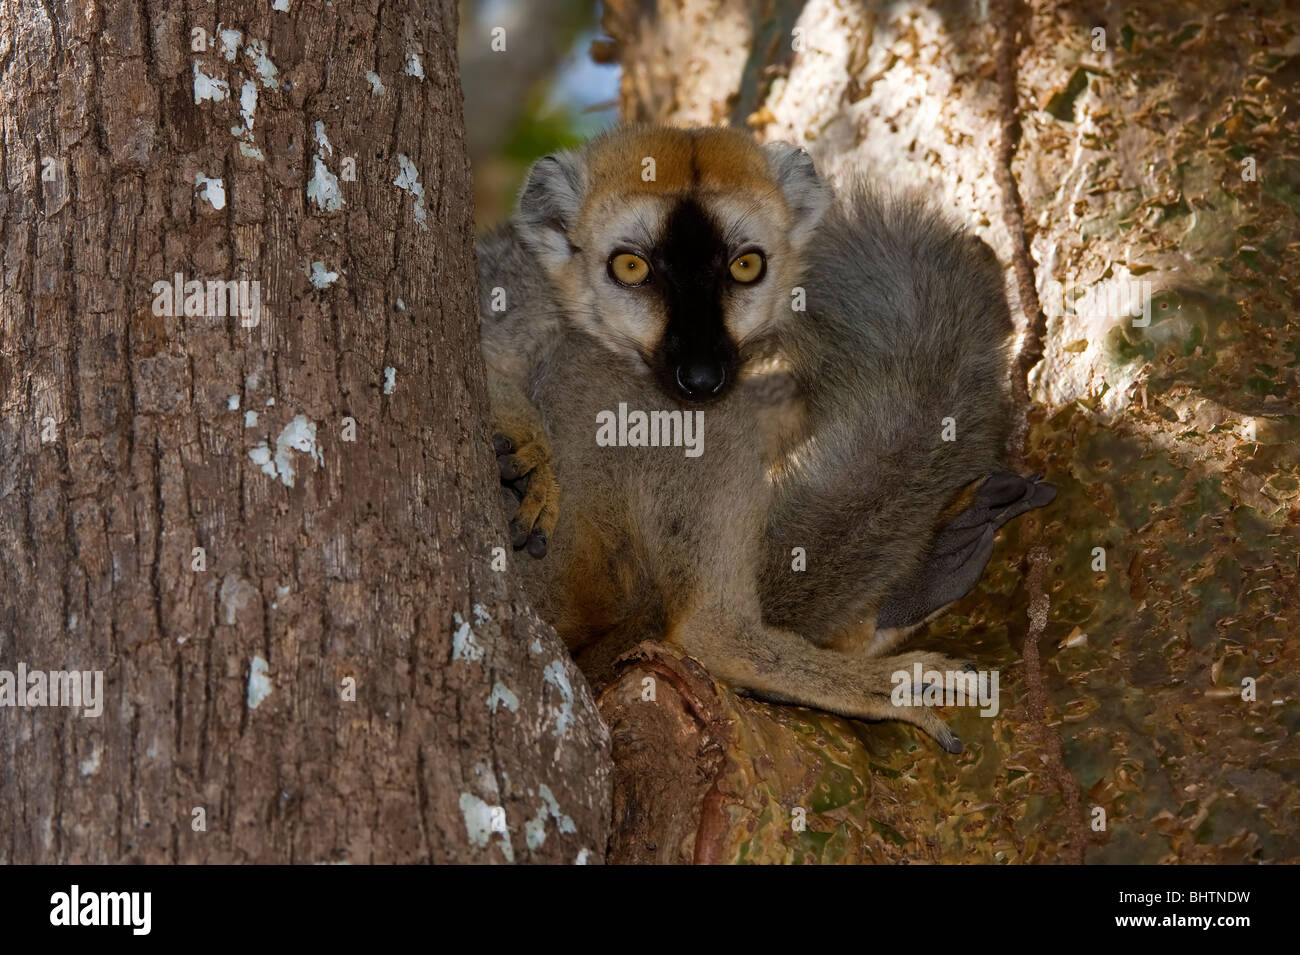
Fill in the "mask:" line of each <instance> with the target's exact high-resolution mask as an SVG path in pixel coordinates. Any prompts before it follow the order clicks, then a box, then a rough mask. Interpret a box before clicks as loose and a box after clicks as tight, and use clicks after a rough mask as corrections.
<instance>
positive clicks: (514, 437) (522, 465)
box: [492, 423, 560, 557]
mask: <svg viewBox="0 0 1300 955" xmlns="http://www.w3.org/2000/svg"><path fill="white" fill-rule="evenodd" d="M496 430H497V432H498V433H497V434H494V435H493V436H492V448H493V450H494V451H496V455H497V471H498V473H499V474H500V476H501V483H502V484H503V485H505V486H506V487H508V488H510V489H511V490H512V491H513V492H514V494H515V497H516V499H517V500H518V502H519V507H518V509H517V510H516V511H515V515H514V517H513V518H511V520H510V544H511V546H512V547H514V549H515V550H524V549H526V550H527V551H528V553H529V554H531V555H532V556H533V557H545V556H546V548H547V545H548V543H549V541H550V538H551V535H552V534H553V533H554V532H555V522H556V519H557V518H558V517H559V506H560V485H559V482H558V481H556V479H555V472H554V471H553V470H551V463H550V461H551V449H550V446H549V445H548V444H547V442H546V438H545V436H544V435H542V434H541V433H540V432H538V431H537V430H536V429H534V428H532V427H529V426H528V425H526V424H522V423H521V424H519V425H518V426H515V427H511V426H509V425H502V424H498V427H497V429H496Z"/></svg>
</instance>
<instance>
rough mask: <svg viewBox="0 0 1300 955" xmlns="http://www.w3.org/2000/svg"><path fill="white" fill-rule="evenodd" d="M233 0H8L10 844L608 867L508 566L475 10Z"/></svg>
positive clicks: (557, 672) (16, 848)
mask: <svg viewBox="0 0 1300 955" xmlns="http://www.w3.org/2000/svg"><path fill="white" fill-rule="evenodd" d="M217 9H218V8H214V7H213V6H212V5H211V4H210V3H204V2H201V0H188V2H186V3H184V4H175V3H169V2H164V0H142V2H140V3H127V4H111V3H110V4H102V3H101V4H95V3H89V2H86V0H69V2H66V3H64V2H58V0H55V2H36V0H0V68H2V69H3V79H2V80H0V89H2V90H3V97H2V99H0V101H2V102H3V107H0V120H2V121H3V124H4V137H3V142H4V150H5V151H4V156H3V171H4V193H3V196H2V197H0V255H2V256H3V263H2V265H3V273H4V291H3V298H2V299H0V389H2V394H3V418H2V420H0V539H2V540H3V541H4V544H3V547H0V701H2V700H5V697H4V695H3V693H4V683H3V679H4V672H3V671H8V672H9V673H11V674H13V675H14V676H13V679H14V681H16V679H17V671H18V670H19V668H20V667H21V668H22V669H24V670H25V671H27V681H25V682H26V683H27V685H25V686H19V687H17V690H18V692H19V694H20V695H21V699H18V700H17V701H16V702H19V703H27V704H32V705H26V706H21V705H13V702H15V701H14V700H13V699H11V700H8V701H6V702H7V703H9V705H5V706H0V760H3V762H4V765H5V771H4V773H3V775H0V806H3V809H0V861H3V862H128V861H139V862H164V861H170V862H200V861H201V862H327V861H353V862H406V861H419V860H431V861H443V862H463V861H503V860H504V861H563V862H572V861H592V862H597V861H601V860H602V859H603V856H604V850H605V846H606V842H607V833H608V826H609V822H608V819H609V798H610V797H609V780H610V768H609V763H608V747H609V744H608V739H607V734H606V732H605V730H604V727H603V726H602V725H601V723H600V721H599V719H598V718H597V716H596V714H595V710H594V704H593V702H592V700H591V697H590V694H589V692H588V690H587V687H586V684H585V683H584V682H583V680H582V678H581V676H580V675H579V674H578V672H577V671H576V670H575V669H574V667H573V666H572V664H571V663H570V661H569V659H568V657H567V655H566V654H565V653H564V651H563V648H562V647H561V645H560V644H559V642H558V641H557V639H556V638H555V635H554V633H553V631H551V630H550V629H549V628H548V627H546V626H545V625H544V624H542V623H541V622H540V621H539V620H538V618H537V617H536V616H535V615H534V614H533V613H532V611H531V610H529V609H528V608H527V605H526V602H525V601H524V599H523V598H522V596H521V591H520V590H519V589H518V587H517V586H516V583H515V581H514V579H513V575H512V573H511V572H510V570H509V568H508V565H507V564H506V563H504V558H503V557H502V555H510V554H511V552H510V549H509V543H508V540H507V538H506V535H505V533H504V531H505V527H506V525H505V518H504V515H502V514H501V513H500V512H499V503H498V493H497V486H496V485H497V480H496V469H495V465H494V461H493V458H492V453H491V451H490V447H491V445H490V441H489V433H488V427H487V401H486V390H485V387H484V376H483V372H482V366H481V361H480V358H479V352H478V320H477V315H476V309H475V302H476V297H475V294H474V290H475V281H476V279H475V268H474V258H473V245H472V242H473V235H472V226H471V217H470V204H469V178H468V171H467V167H466V159H465V146H464V132H463V120H462V115H461V93H460V87H459V83H458V81H457V64H456V58H455V41H456V23H455V3H454V2H453V0H436V2H435V0H430V2H424V3H422V2H416V0H399V2H396V3H387V4H378V3H366V4H335V5H333V6H331V5H327V4H307V3H304V2H301V0H276V2H274V3H268V2H265V0H258V2H252V0H235V2H226V3H223V4H221V5H220V7H219V10H220V12H221V17H222V21H221V22H220V23H218V22H217V20H216V15H215V14H216V11H217ZM177 275H179V276H180V279H179V280H177V279H176V278H175V276H177ZM241 280H242V281H244V282H246V283H248V284H246V285H244V286H243V291H244V292H245V293H246V298H245V299H243V301H242V303H240V304H244V303H246V304H247V305H248V308H247V309H246V310H244V311H241V312H240V313H239V314H238V315H233V316H232V315H229V314H226V312H223V311H222V310H221V309H220V308H218V307H217V302H216V298H217V297H219V296H213V297H212V298H211V299H207V298H203V297H194V298H192V299H191V300H190V302H189V304H190V305H191V306H192V308H191V309H190V310H188V311H187V308H186V304H187V303H186V302H185V301H184V299H185V298H186V296H185V294H184V285H183V283H185V282H189V281H198V282H211V281H228V282H239V281H241ZM177 281H179V282H180V283H182V284H181V288H182V293H183V294H182V295H181V296H180V297H176V296H174V295H172V294H171V293H170V290H171V289H172V287H173V284H174V283H175V282H177ZM253 283H257V284H256V285H253ZM226 291H228V290H223V289H218V292H219V293H220V294H225V292H226ZM259 301H260V309H257V308H255V305H256V303H257V302H259ZM494 548H502V550H499V551H495V553H494ZM494 556H495V557H497V558H500V559H499V560H497V561H495V564H494ZM55 670H64V671H67V670H84V671H102V674H103V693H102V699H101V701H100V704H101V705H102V713H100V714H99V715H98V716H95V715H94V714H93V713H92V712H90V708H89V707H86V706H83V707H82V708H81V709H76V708H73V707H68V706H59V707H55V706H44V707H38V706H36V705H34V704H35V703H36V702H39V700H40V698H39V696H34V695H33V693H34V690H33V689H32V684H31V681H32V680H33V679H35V680H36V683H38V684H39V682H40V680H39V678H36V677H33V676H32V674H33V672H34V671H55ZM86 686H87V688H88V689H90V690H91V692H92V693H93V677H92V678H91V680H90V681H89V682H88V683H87V684H86ZM11 689H13V685H12V684H11ZM65 694H66V690H65ZM45 701H46V702H47V703H48V702H52V700H50V699H49V697H48V696H47V697H46V700H45ZM81 702H82V703H83V704H85V703H86V702H87V701H86V700H85V699H83V700H82V701H81Z"/></svg>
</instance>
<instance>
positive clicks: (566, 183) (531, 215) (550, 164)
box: [515, 152, 587, 269]
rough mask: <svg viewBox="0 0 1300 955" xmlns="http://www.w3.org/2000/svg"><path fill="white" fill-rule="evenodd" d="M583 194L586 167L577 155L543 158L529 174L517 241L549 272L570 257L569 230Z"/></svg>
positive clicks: (521, 197)
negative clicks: (537, 258)
mask: <svg viewBox="0 0 1300 955" xmlns="http://www.w3.org/2000/svg"><path fill="white" fill-rule="evenodd" d="M586 191H587V168H586V163H585V162H584V161H583V159H582V157H581V156H580V155H579V154H578V153H574V152H561V153H554V154H553V155H550V156H543V157H542V158H541V159H539V160H537V162H535V163H533V168H532V169H530V170H528V179H527V181H526V182H525V183H524V188H523V190H522V191H521V192H520V193H519V209H518V212H517V213H516V216H515V218H516V221H517V222H518V225H519V237H520V239H521V240H522V241H523V243H524V245H525V246H527V247H528V248H529V249H531V250H532V251H533V253H534V254H535V255H537V256H538V257H539V258H540V259H541V260H542V263H543V265H545V266H546V267H547V268H548V269H554V268H557V267H558V266H560V265H563V264H564V263H565V262H567V261H568V260H569V259H570V258H571V257H572V255H573V244H572V243H571V242H570V241H569V230H570V229H572V228H573V223H574V221H575V220H576V219H577V216H578V210H579V208H580V207H581V206H582V198H583V195H584V194H585V193H586Z"/></svg>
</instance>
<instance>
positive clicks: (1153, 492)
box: [600, 0, 1300, 863]
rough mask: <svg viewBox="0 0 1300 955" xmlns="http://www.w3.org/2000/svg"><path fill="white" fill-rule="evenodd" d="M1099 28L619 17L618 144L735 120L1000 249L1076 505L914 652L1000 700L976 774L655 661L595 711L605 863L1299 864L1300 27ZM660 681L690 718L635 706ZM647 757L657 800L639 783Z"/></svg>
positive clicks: (1033, 441)
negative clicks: (956, 662)
mask: <svg viewBox="0 0 1300 955" xmlns="http://www.w3.org/2000/svg"><path fill="white" fill-rule="evenodd" d="M1093 9H1094V8H1093V7H1091V6H1090V5H1088V4H1081V3H1064V4H1062V3H1057V2H1055V0H1041V2H1040V0H1033V2H1032V3H1030V4H1028V5H1022V4H1017V3H1009V2H999V0H994V2H992V3H971V4H953V3H949V2H945V0H933V2H921V3H917V4H906V5H897V4H883V3H872V2H858V0H807V2H794V0H674V2H672V3H668V2H661V3H658V4H647V3H643V2H639V0H608V2H607V3H606V15H605V27H606V30H607V31H608V32H609V34H610V36H611V37H612V38H613V43H612V44H609V45H606V46H602V48H601V49H600V54H601V55H602V56H606V57H612V58H616V59H617V60H618V61H619V62H620V63H621V65H622V66H623V68H624V76H623V85H622V94H621V95H622V110H623V113H624V116H625V117H627V118H629V119H637V120H643V121H661V122H674V123H716V122H732V123H737V124H748V125H749V126H750V127H752V128H753V129H754V130H755V131H756V133H757V134H758V135H759V136H760V138H763V139H768V140H772V139H785V140H792V141H794V142H796V143H799V144H801V145H804V146H806V147H807V148H808V149H809V150H810V152H811V153H812V154H813V156H814V158H815V159H816V160H817V161H818V164H819V166H820V167H821V168H822V169H823V170H825V171H828V172H830V173H831V174H832V175H838V174H841V173H844V172H846V171H848V170H851V169H857V170H862V171H865V172H867V173H868V174H870V175H873V176H874V177H875V178H876V179H878V180H879V181H881V182H882V183H884V184H885V185H887V186H893V187H906V186H914V187H918V188H920V189H922V190H924V191H925V192H927V193H928V194H930V195H931V196H933V197H934V198H935V199H936V200H937V201H939V202H941V203H942V204H943V205H944V206H946V207H947V208H949V209H951V210H952V211H953V214H954V216H955V217H956V218H958V219H959V220H960V221H963V222H965V223H968V224H969V225H970V226H971V227H972V228H973V229H974V230H975V231H976V232H977V233H978V234H980V235H981V236H982V237H983V238H984V239H986V240H987V241H988V242H989V243H990V244H991V245H992V246H993V247H994V248H995V249H996V250H998V252H999V254H1000V256H1001V258H1002V260H1003V261H1004V262H1005V263H1007V265H1008V267H1009V269H1008V288H1009V291H1010V294H1011V298H1012V301H1013V305H1015V306H1017V307H1018V309H1019V310H1020V311H1021V313H1022V327H1023V328H1024V329H1025V330H1026V332H1027V334H1026V335H1025V338H1024V345H1025V349H1024V351H1023V354H1024V355H1025V356H1026V358H1027V361H1026V362H1025V366H1024V367H1026V368H1032V374H1030V375H1029V376H1028V380H1027V382H1026V380H1025V378H1024V376H1023V375H1022V376H1021V380H1020V381H1019V382H1018V384H1019V385H1020V386H1021V387H1022V394H1023V391H1024V390H1025V388H1024V386H1025V385H1026V384H1027V385H1028V389H1027V390H1028V395H1026V396H1024V397H1032V399H1033V404H1032V407H1031V409H1030V414H1029V421H1028V428H1027V433H1026V434H1025V435H1024V437H1025V441H1024V447H1023V452H1024V456H1025V459H1026V461H1027V466H1028V468H1034V469H1038V470H1042V471H1045V472H1046V473H1047V476H1048V478H1049V479H1050V480H1052V481H1053V482H1055V483H1056V484H1057V485H1058V487H1059V489H1060V494H1059V496H1058V498H1057V500H1056V502H1055V503H1054V504H1053V505H1052V506H1050V507H1049V508H1047V509H1046V510H1045V511H1042V512H1035V513H1034V514H1031V515H1028V516H1026V517H1024V518H1021V519H1020V520H1019V521H1017V522H1014V523H1013V524H1011V525H1010V526H1009V527H1008V528H1007V530H1006V531H1005V532H1004V533H1003V540H1002V541H1001V542H1000V544H999V547H998V550H997V551H996V552H995V553H994V556H993V559H992V561H991V562H990V564H989V568H988V570H987V571H986V572H985V575H984V579H983V582H982V584H981V587H980V589H979V590H978V591H977V592H975V593H973V594H971V595H970V596H968V597H967V598H965V599H964V600H963V601H962V602H960V603H959V604H958V605H957V606H956V607H955V608H954V609H953V610H952V611H951V612H950V613H948V614H947V615H946V616H944V617H942V618H940V619H939V620H937V621H936V622H935V623H933V624H932V625H931V626H930V628H929V632H928V634H926V635H925V636H924V638H923V639H920V640H918V641H916V643H917V646H918V647H922V648H933V649H939V650H943V651H946V652H948V653H951V654H953V655H955V656H958V657H967V658H971V659H974V660H977V661H979V662H980V665H981V666H982V667H988V668H997V669H998V670H999V671H1000V677H1001V688H1000V689H1001V708H1000V710H999V712H998V714H997V715H996V716H995V717H992V718H989V719H981V718H979V717H978V716H976V715H975V713H974V711H973V710H970V709H963V710H960V711H950V712H953V713H954V714H955V717H954V718H953V719H952V720H951V722H952V725H953V728H954V730H955V731H956V732H957V734H958V735H959V736H960V737H961V738H962V739H963V740H964V741H966V743H967V752H966V753H965V754H963V755H962V756H960V757H957V758H952V757H948V756H946V755H945V754H943V753H939V752H937V751H936V749H935V747H934V746H933V745H931V744H929V743H928V741H925V740H923V739H920V738H919V737H917V734H915V732H913V731H910V730H906V729H902V728H899V727H897V726H890V725H881V726H876V727H864V726H861V725H857V726H851V725H849V724H847V723H846V722H845V721H842V720H834V719H832V718H829V717H824V716H821V715H817V714H807V715H805V714H801V713H797V712H791V711H782V710H781V709H780V708H775V707H767V706H763V705H762V704H757V703H753V702H750V701H745V700H739V699H736V698H735V697H734V696H732V695H731V694H729V693H727V691H725V690H723V689H721V688H718V687H716V686H712V685H710V683H709V682H708V681H701V680H696V681H692V680H690V679H687V678H686V677H685V676H682V672H681V671H680V667H679V666H678V665H677V664H676V663H674V662H673V661H670V660H665V659H662V658H658V657H656V656H654V655H653V654H651V655H647V654H646V653H643V654H641V655H639V656H638V657H637V658H634V659H633V660H631V661H629V664H628V666H629V669H628V671H626V672H625V675H624V677H623V679H622V681H621V682H620V683H618V684H616V685H615V687H614V688H613V689H611V690H610V691H607V692H606V693H604V694H603V695H602V709H603V710H604V711H605V712H606V715H607V718H608V719H609V720H610V724H611V726H615V725H616V724H615V723H614V719H615V718H617V719H619V720H620V722H619V723H618V724H617V727H616V730H615V761H616V765H617V770H616V779H617V783H616V793H615V804H616V806H621V807H624V808H623V809H622V810H621V811H620V812H619V813H618V814H617V816H616V832H615V834H614V837H613V852H612V858H615V859H650V858H657V859H669V860H673V861H679V860H689V859H692V858H694V859H719V860H731V861H741V860H750V859H765V860H784V861H791V860H796V859H798V860H824V861H891V860H896V859H900V858H901V859H916V860H931V861H948V862H954V861H971V860H975V861H989V862H1002V861H1023V862H1049V861H1080V860H1085V859H1086V861H1089V862H1123V863H1139V862H1219V863H1245V862H1258V861H1267V862H1275V861H1295V860H1296V859H1298V858H1300V837H1298V836H1297V835H1296V833H1295V826H1294V819H1295V817H1296V814H1297V813H1298V812H1300V762H1297V761H1296V759H1295V758H1294V756H1293V755H1292V754H1291V753H1290V752H1289V751H1288V749H1287V747H1288V746H1293V741H1294V734H1295V731H1296V726H1297V721H1298V718H1300V704H1297V702H1296V701H1297V699H1300V667H1298V666H1297V665H1296V663H1297V660H1300V627H1298V626H1297V625H1296V622H1295V617H1296V610H1295V608H1296V606H1297V605H1300V574H1298V573H1297V570H1298V569H1300V533H1298V529H1300V455H1297V452H1296V448H1297V447H1300V408H1297V405H1296V401H1295V395H1296V389H1297V387H1300V367H1298V366H1300V325H1297V324H1296V323H1295V321H1294V320H1293V319H1291V318H1290V315H1291V314H1293V313H1294V312H1295V310H1296V307H1297V305H1300V300H1297V297H1296V292H1295V289H1294V288H1293V285H1294V281H1293V279H1294V277H1295V276H1296V275H1297V274H1300V243H1297V242H1296V241H1295V237H1296V235H1297V230H1298V228H1300V163H1297V161H1296V159H1295V157H1296V156H1297V155H1300V124H1297V123H1295V122H1294V121H1288V117H1293V116H1294V114H1295V113H1296V110H1297V107H1298V106H1300V96H1298V95H1297V94H1298V91H1300V25H1298V24H1297V22H1296V20H1295V18H1294V16H1293V15H1291V14H1290V13H1288V7H1287V6H1286V5H1284V4H1283V5H1264V6H1263V7H1259V8H1256V7H1252V8H1251V9H1250V10H1249V11H1247V10H1246V9H1245V8H1243V7H1241V6H1240V5H1238V4H1235V3H1228V2H1223V3H1212V4H1209V5H1206V4H1191V3H1179V2H1167V0H1163V2H1154V3H1145V4H1140V5H1134V4H1128V5H1117V4H1110V5H1104V6H1103V7H1102V8H1100V9H1101V10H1102V12H1097V13H1094V12H1090V11H1091V10H1093ZM1135 288H1136V289H1138V290H1139V291H1138V293H1137V294H1136V295H1133V296H1129V295H1128V294H1126V290H1132V289H1135ZM1062 289H1064V290H1065V291H1066V292H1067V293H1068V292H1069V291H1071V290H1076V291H1077V290H1087V291H1090V292H1091V293H1092V294H1093V295H1094V296H1095V297H1094V298H1093V299H1092V300H1091V301H1089V300H1086V299H1081V300H1074V299H1072V297H1070V296H1068V295H1063V294H1062ZM1112 295H1113V296H1115V297H1114V298H1112V297H1111V296H1112ZM1117 302H1118V303H1119V304H1118V307H1116V303H1117ZM1142 302H1145V303H1146V304H1147V305H1149V314H1145V315H1141V316H1138V315H1134V314H1132V313H1131V312H1130V311H1129V310H1128V308H1129V305H1131V304H1139V305H1140V304H1141V303H1142ZM1103 303H1104V304H1103ZM1040 309H1041V311H1040ZM1043 313H1045V314H1043ZM1044 319H1046V321H1045V322H1044ZM1044 325H1045V328H1044ZM1040 337H1041V342H1040V341H1039V339H1040ZM1039 344H1041V345H1042V347H1043V356H1044V357H1043V358H1042V360H1041V361H1039V360H1038V354H1037V346H1038V345H1039ZM1014 450H1016V451H1020V450H1022V449H1020V448H1016V449H1014ZM1027 555H1028V557H1029V558H1030V559H1029V560H1028V561H1026V560H1025V558H1026V556H1027ZM1026 564H1027V566H1026ZM669 671H671V672H672V673H674V674H676V676H675V677H674V679H672V680H669V681H668V682H669V687H668V689H667V690H666V691H664V692H661V693H659V694H658V701H659V703H658V706H659V708H660V710H666V711H667V712H660V711H656V710H655V709H654V708H651V707H648V706H646V705H645V703H644V702H640V703H637V705H633V703H634V702H636V701H637V700H638V699H639V698H638V697H636V696H635V690H636V688H637V687H640V686H641V685H642V681H644V680H646V679H651V680H654V681H655V682H656V683H657V684H658V685H660V686H662V685H663V684H664V677H663V674H664V673H665V672H669ZM857 736H861V740H860V741H857V740H856V737H857ZM656 747H658V748H659V750H660V751H661V752H665V755H664V756H663V758H662V761H661V763H660V764H659V765H660V766H662V767H664V769H663V773H664V778H665V779H666V780H667V781H666V782H664V783H663V784H662V785H658V784H655V783H654V782H653V781H651V782H647V781H645V780H640V781H636V780H634V779H633V777H632V775H631V773H630V772H629V770H628V769H627V767H630V766H633V765H635V760H636V759H637V758H639V757H638V756H637V754H638V753H642V752H646V751H649V750H652V749H654V748H656ZM669 751H671V752H669ZM691 761H694V767H693V769H689V770H688V769H687V768H683V767H684V765H685V764H686V763H689V762H691ZM670 776H671V778H668V777H670ZM665 801H667V802H665ZM668 803H671V804H672V805H674V806H675V809H674V811H672V812H668V811H665V810H664V806H665V805H666V804H668ZM797 810H801V811H802V812H801V813H800V812H796V811H797ZM800 815H801V816H802V819H803V825H804V827H805V828H803V829H802V830H801V829H799V828H798V827H797V826H796V825H795V818H796V816H800ZM683 818H687V819H691V820H694V822H693V823H692V827H693V828H692V827H688V831H683V828H682V823H681V820H682V819H683ZM882 834H883V836H884V838H883V839H882V838H881V837H882ZM647 846H653V847H654V849H647V848H646V847H647Z"/></svg>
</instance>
